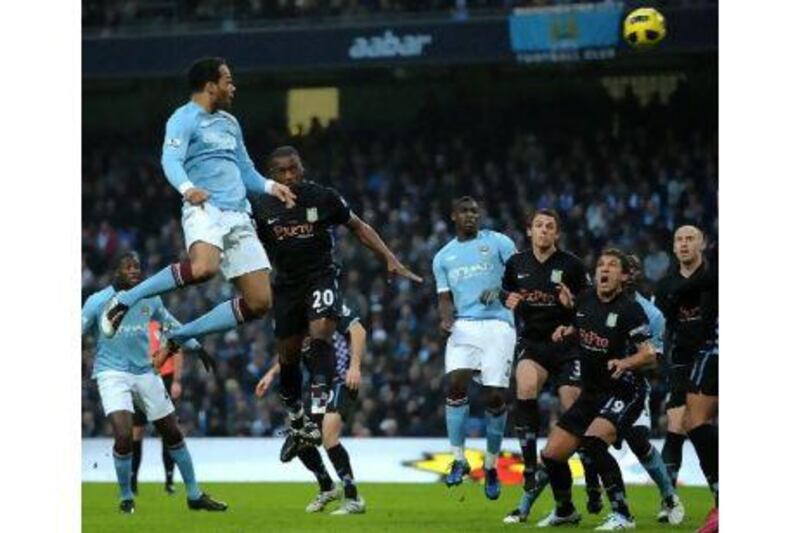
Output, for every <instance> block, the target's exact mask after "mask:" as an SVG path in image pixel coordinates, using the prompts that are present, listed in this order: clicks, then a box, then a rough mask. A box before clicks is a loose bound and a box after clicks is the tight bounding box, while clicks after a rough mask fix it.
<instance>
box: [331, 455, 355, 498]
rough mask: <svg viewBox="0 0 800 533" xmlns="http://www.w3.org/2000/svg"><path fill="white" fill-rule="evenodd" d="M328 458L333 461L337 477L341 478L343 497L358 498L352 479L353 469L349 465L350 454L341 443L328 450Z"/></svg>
mask: <svg viewBox="0 0 800 533" xmlns="http://www.w3.org/2000/svg"><path fill="white" fill-rule="evenodd" d="M328 458H329V459H330V460H331V463H333V467H334V468H335V469H336V473H337V474H338V475H339V479H341V480H342V484H343V485H344V497H345V498H351V499H355V498H358V489H357V488H356V483H355V481H354V480H353V469H352V468H351V467H350V456H349V455H348V453H347V450H345V449H344V446H342V444H341V443H339V444H337V445H336V446H334V447H333V448H330V449H329V450H328Z"/></svg>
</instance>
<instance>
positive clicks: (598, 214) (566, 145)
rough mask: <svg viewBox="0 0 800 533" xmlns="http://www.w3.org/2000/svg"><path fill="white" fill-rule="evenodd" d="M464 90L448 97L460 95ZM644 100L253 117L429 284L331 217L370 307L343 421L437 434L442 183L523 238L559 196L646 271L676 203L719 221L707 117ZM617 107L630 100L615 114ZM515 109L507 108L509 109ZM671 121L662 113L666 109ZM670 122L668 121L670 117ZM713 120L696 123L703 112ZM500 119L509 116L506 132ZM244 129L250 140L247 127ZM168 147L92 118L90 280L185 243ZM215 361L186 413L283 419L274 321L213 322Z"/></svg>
mask: <svg viewBox="0 0 800 533" xmlns="http://www.w3.org/2000/svg"><path fill="white" fill-rule="evenodd" d="M453 105H456V104H453ZM653 106H655V107H651V108H649V109H639V110H637V109H635V106H632V107H630V108H626V107H625V106H624V105H621V106H620V110H619V113H617V114H614V115H611V114H610V115H609V118H608V119H607V120H605V119H596V120H595V119H593V120H590V121H588V122H587V121H586V120H584V121H583V122H581V117H577V118H575V122H574V125H573V122H572V121H571V120H570V118H569V110H568V107H567V106H565V107H563V108H560V109H554V110H552V111H551V113H552V114H553V116H554V118H553V120H555V121H556V123H558V124H561V125H562V126H561V127H560V128H551V127H547V126H545V125H546V124H549V122H548V121H547V120H546V119H545V117H543V116H539V117H538V118H539V119H540V120H539V121H537V123H538V124H540V126H537V125H536V124H531V123H528V122H527V121H524V122H521V123H520V125H519V126H517V127H513V128H512V127H509V125H508V124H505V126H506V128H505V129H503V128H497V127H493V126H491V125H489V124H484V125H483V126H481V127H477V126H476V127H473V128H471V129H468V128H464V127H461V126H460V125H459V124H458V122H457V121H455V120H454V121H452V123H448V121H446V120H444V121H443V120H441V117H442V116H443V115H445V116H454V115H452V113H453V112H452V110H450V111H448V110H446V109H443V110H439V111H438V112H435V111H434V110H431V109H426V110H425V112H424V113H422V114H421V116H420V117H418V118H417V119H416V120H411V121H410V122H409V124H408V125H406V126H405V128H404V129H401V128H400V127H398V128H397V129H394V130H391V131H390V130H389V129H383V130H378V131H375V130H367V131H364V130H357V129H353V128H346V127H344V126H343V125H341V124H338V123H336V122H332V123H331V125H330V126H328V127H327V128H322V127H320V126H319V125H318V126H317V127H314V128H312V129H311V130H310V131H309V132H308V133H307V134H305V135H303V136H302V137H295V138H289V137H288V135H282V134H281V133H280V132H279V131H278V130H271V131H259V130H258V129H252V130H247V131H246V136H247V137H248V145H249V146H250V148H251V153H252V154H253V155H254V157H256V158H257V159H260V158H258V157H257V155H256V154H258V153H266V149H265V150H264V151H261V150H255V149H254V148H253V147H254V146H258V143H259V140H264V139H268V140H269V144H270V145H271V146H272V147H274V146H275V145H276V144H277V143H280V142H291V143H292V144H294V145H296V146H297V147H298V148H299V149H300V151H301V154H302V155H303V157H304V159H305V161H306V165H307V168H308V171H309V177H310V178H312V179H314V180H316V181H319V182H321V183H324V184H328V185H331V186H334V187H336V188H337V189H338V190H339V191H340V192H341V193H342V195H343V196H344V197H345V198H346V199H348V200H349V202H350V203H351V206H352V208H353V209H354V211H355V212H356V213H357V214H358V215H359V216H361V217H362V218H363V219H364V220H365V221H367V222H368V223H370V224H372V225H373V227H374V228H375V229H376V230H377V231H378V232H379V233H380V234H381V235H382V236H383V238H384V240H385V241H386V242H387V244H388V245H389V247H390V248H391V249H393V250H394V251H395V252H396V254H397V255H398V256H399V257H400V258H401V260H402V261H403V262H404V263H405V264H407V265H408V266H409V267H410V268H411V269H412V270H413V271H415V272H417V273H419V274H420V275H422V276H423V277H424V278H425V282H424V283H423V284H422V285H414V286H412V284H410V283H409V282H406V281H399V282H395V283H393V284H387V283H386V281H385V279H384V277H383V265H381V264H380V263H379V262H378V261H377V260H376V259H375V258H374V257H373V256H372V255H371V253H370V252H369V251H368V250H366V249H365V248H364V247H362V246H361V245H360V244H359V243H357V242H356V240H355V239H354V238H353V237H351V236H350V235H349V234H348V232H347V231H346V229H342V228H340V229H339V231H338V234H337V237H338V242H337V257H338V260H339V262H340V263H341V265H342V284H343V288H344V292H345V297H346V299H347V301H349V302H350V304H351V307H354V308H355V309H357V310H358V312H359V313H360V315H361V317H362V320H363V323H364V325H365V326H366V328H367V330H368V332H369V335H368V350H367V354H366V357H365V358H364V361H363V374H362V375H363V383H362V386H361V390H360V401H359V406H358V408H357V409H356V411H355V415H354V416H353V417H352V419H351V420H349V421H348V423H347V424H346V429H345V434H346V435H352V436H357V437H366V436H390V435H403V436H422V435H424V436H439V435H444V431H445V423H444V395H445V387H444V382H443V373H444V361H443V346H442V343H441V342H440V338H439V336H438V331H437V330H438V318H437V314H436V304H435V302H436V294H435V289H434V286H433V276H432V273H431V261H432V258H433V255H434V254H435V253H436V251H437V250H438V249H439V248H440V247H441V246H442V245H444V244H445V243H446V242H447V241H448V240H449V239H451V238H452V236H453V232H452V226H451V223H450V220H449V210H450V201H451V199H452V198H454V197H456V196H460V195H462V194H471V195H473V196H474V197H475V198H477V199H478V200H479V201H480V202H481V204H482V206H483V209H484V214H483V219H482V225H483V226H484V227H486V228H492V229H495V230H497V231H502V232H504V233H505V234H507V235H508V236H509V237H511V238H512V239H513V240H514V241H515V242H516V244H517V246H518V248H519V249H522V248H525V247H527V246H528V244H527V238H526V236H525V220H526V215H528V214H530V213H531V212H532V211H533V210H534V209H535V208H538V207H554V208H556V209H557V210H558V211H559V213H560V214H561V216H562V219H563V229H562V238H561V245H562V247H564V248H566V249H568V250H571V251H574V252H575V253H577V254H578V255H579V256H580V257H581V258H583V259H584V260H585V262H586V264H587V265H592V264H593V261H594V259H595V257H596V255H597V253H598V252H599V251H600V250H601V249H602V248H603V247H605V246H606V245H609V244H613V245H616V246H620V247H623V248H625V249H628V250H632V251H636V252H638V253H639V254H640V255H641V257H642V259H643V262H644V268H645V276H646V285H651V284H653V283H655V282H657V281H658V280H659V279H660V278H661V277H662V276H663V275H664V273H665V272H666V271H667V269H668V268H670V267H671V256H672V253H671V231H672V230H673V229H674V228H675V227H676V225H677V224H680V223H681V222H683V221H692V222H695V223H697V224H699V225H701V226H702V227H704V228H705V229H706V230H707V231H708V232H709V234H710V235H712V238H713V235H714V234H715V233H716V225H717V195H716V192H717V163H716V162H717V148H716V146H717V139H716V126H715V120H712V119H708V120H706V119H704V118H702V117H701V118H700V120H699V123H700V124H701V127H696V126H695V125H694V124H692V126H688V124H689V121H688V119H687V120H686V122H685V124H684V119H685V118H687V116H688V114H687V112H686V111H682V110H681V109H678V108H676V107H675V106H674V105H672V104H671V105H662V104H658V103H654V104H653ZM620 113H621V114H620ZM503 120H505V119H503ZM664 121H667V123H668V125H667V126H665V124H664ZM669 124H672V125H671V126H670V125H669ZM702 125H704V126H702ZM502 131H506V132H507V133H505V134H503V133H502ZM251 139H252V142H251ZM158 158H159V154H158V152H157V150H154V149H153V147H152V146H151V145H147V144H145V143H142V142H141V141H140V140H138V139H136V138H128V139H120V138H119V137H116V138H109V137H107V136H106V137H102V138H101V137H97V138H93V137H92V134H91V132H86V133H85V136H84V154H83V190H82V193H83V225H82V231H83V234H82V250H83V257H82V273H83V275H82V291H83V297H84V298H86V297H87V296H88V295H89V294H90V293H92V292H94V291H96V290H99V289H101V288H102V287H104V286H106V285H107V284H108V283H109V281H110V277H109V271H110V261H111V259H112V258H113V257H114V255H115V254H116V253H117V252H119V251H120V250H124V249H130V248H132V249H136V250H138V251H139V252H140V254H141V256H142V258H143V269H144V271H145V274H146V275H149V274H152V273H153V272H155V271H156V270H157V269H159V268H161V267H163V266H164V265H166V264H168V263H170V262H172V261H175V260H176V259H180V258H182V257H185V250H184V245H183V238H182V232H181V227H180V210H179V207H180V206H179V204H180V202H179V196H178V194H177V192H176V191H174V190H173V189H172V188H171V187H170V186H169V184H168V183H167V181H166V180H165V179H164V178H163V175H162V173H161V170H160V167H159V163H158ZM231 291H232V288H231V286H230V285H229V284H228V283H225V282H224V281H223V280H222V279H220V278H216V279H214V280H213V281H211V282H209V283H206V284H204V285H200V286H197V287H191V288H188V289H185V290H182V291H178V292H174V293H171V294H170V295H168V296H166V297H165V303H166V305H167V307H168V308H169V309H170V310H171V311H172V312H173V313H174V314H175V315H176V316H177V317H178V318H179V319H180V320H186V319H189V318H194V317H197V316H199V315H200V314H201V313H203V312H205V311H206V310H208V309H210V308H211V307H212V306H213V305H214V304H215V303H217V302H219V301H221V300H223V299H225V298H229V297H230V296H231ZM205 345H206V348H207V350H208V351H209V352H210V353H211V354H212V355H213V356H214V357H216V358H218V359H219V361H220V366H219V371H218V372H217V373H216V374H213V375H212V374H206V373H205V372H204V371H203V370H202V368H201V366H200V365H199V363H197V362H196V361H187V364H186V365H185V373H184V376H183V385H184V392H183V396H182V397H181V398H180V400H179V401H178V402H176V403H177V409H178V414H179V417H180V420H181V422H182V424H183V425H184V427H185V429H186V431H187V433H188V434H189V435H191V436H200V435H209V436H218V435H238V436H262V435H274V434H275V433H276V432H277V431H278V430H280V429H281V428H283V427H284V413H283V410H282V408H281V406H280V402H279V399H278V395H277V393H276V392H275V389H274V387H273V390H272V391H271V392H270V393H269V394H268V395H267V396H266V398H264V399H257V398H255V397H254V394H253V390H254V387H255V384H256V383H257V381H258V380H259V378H260V377H261V376H262V375H263V373H264V372H265V371H266V369H267V368H268V366H269V365H270V362H271V360H272V358H273V356H274V355H275V341H274V337H273V333H272V327H271V323H270V322H269V321H268V320H261V321H258V322H254V323H251V324H248V325H246V326H244V327H242V328H240V329H238V330H236V331H231V332H229V333H227V334H224V335H215V336H211V337H209V338H208V339H206V340H205ZM92 350H93V341H92V339H91V338H87V339H86V340H85V342H84V348H83V374H82V375H83V416H82V420H83V434H84V436H99V435H108V434H109V427H108V425H107V423H106V422H105V420H104V418H103V415H102V409H101V407H100V403H99V398H98V393H97V388H96V385H95V384H94V383H93V382H92V381H91V380H90V374H91V363H92ZM653 383H654V392H653V395H652V410H653V413H654V417H653V418H654V426H655V427H654V430H655V432H656V434H659V432H660V431H663V428H664V420H663V403H664V396H665V392H666V390H665V384H664V383H663V381H661V380H660V379H659V378H656V379H654V381H653ZM540 403H541V409H542V411H543V412H544V413H543V414H544V416H545V417H546V418H544V419H550V420H551V421H552V420H555V417H556V416H557V408H556V404H557V402H556V401H555V400H554V397H553V396H552V393H551V394H549V395H548V394H545V395H544V396H543V401H542V402H540ZM472 405H473V408H472V414H473V418H471V419H470V434H472V435H479V434H480V433H481V432H482V431H483V422H482V415H481V413H482V408H481V406H480V402H479V400H478V399H477V398H475V400H474V401H473V403H472Z"/></svg>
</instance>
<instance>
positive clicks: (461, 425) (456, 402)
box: [444, 368, 473, 487]
mask: <svg viewBox="0 0 800 533" xmlns="http://www.w3.org/2000/svg"><path fill="white" fill-rule="evenodd" d="M472 373H473V371H472V369H471V368H460V369H458V370H453V371H451V372H450V373H448V374H447V398H446V400H445V424H446V425H447V436H448V438H449V440H450V447H451V449H452V451H453V463H452V464H451V465H450V473H449V474H448V475H447V477H446V478H445V481H444V482H445V485H447V486H448V487H452V486H454V485H460V484H461V481H462V478H463V477H464V476H466V475H468V474H469V471H470V467H469V463H468V462H467V458H466V456H465V455H464V442H465V441H466V438H467V427H466V422H467V418H468V417H469V396H468V392H469V383H470V381H471V379H472Z"/></svg>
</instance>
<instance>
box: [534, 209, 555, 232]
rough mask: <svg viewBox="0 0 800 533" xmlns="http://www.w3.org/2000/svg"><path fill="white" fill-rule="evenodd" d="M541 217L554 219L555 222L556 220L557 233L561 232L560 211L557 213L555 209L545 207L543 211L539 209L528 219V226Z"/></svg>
mask: <svg viewBox="0 0 800 533" xmlns="http://www.w3.org/2000/svg"><path fill="white" fill-rule="evenodd" d="M539 215H544V216H548V217H550V218H552V219H553V220H555V221H556V231H561V217H560V216H558V211H556V210H555V209H550V208H547V207H543V208H541V209H537V210H536V211H534V212H533V214H532V215H531V217H530V218H529V219H528V226H530V225H531V224H533V219H534V218H536V217H537V216H539Z"/></svg>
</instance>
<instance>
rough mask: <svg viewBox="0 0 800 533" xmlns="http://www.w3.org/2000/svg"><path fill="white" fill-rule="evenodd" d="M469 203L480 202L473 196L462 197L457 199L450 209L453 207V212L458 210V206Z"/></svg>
mask: <svg viewBox="0 0 800 533" xmlns="http://www.w3.org/2000/svg"><path fill="white" fill-rule="evenodd" d="M467 202H475V203H476V204H477V203H478V200H476V199H475V198H473V197H472V196H469V195H465V196H461V197H459V198H456V199H455V200H453V202H452V204H451V206H450V207H451V209H452V210H453V211H455V210H456V209H458V206H460V205H461V204H464V203H467Z"/></svg>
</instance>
